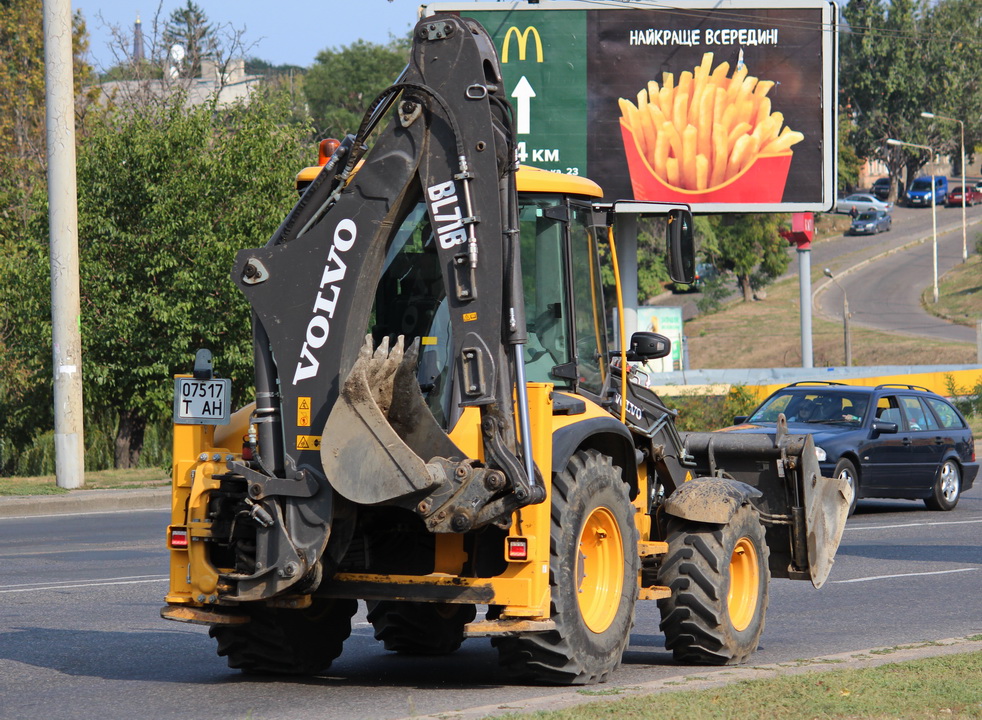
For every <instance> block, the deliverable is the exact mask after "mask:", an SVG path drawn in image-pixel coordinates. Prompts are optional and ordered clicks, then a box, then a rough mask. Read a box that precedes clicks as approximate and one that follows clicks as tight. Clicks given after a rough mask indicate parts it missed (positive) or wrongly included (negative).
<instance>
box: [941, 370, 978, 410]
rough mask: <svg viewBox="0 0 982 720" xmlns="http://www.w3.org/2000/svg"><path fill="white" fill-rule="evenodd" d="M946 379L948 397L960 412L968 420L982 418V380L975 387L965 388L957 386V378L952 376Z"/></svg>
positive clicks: (947, 376) (946, 376)
mask: <svg viewBox="0 0 982 720" xmlns="http://www.w3.org/2000/svg"><path fill="white" fill-rule="evenodd" d="M944 378H945V388H946V392H947V393H948V397H949V398H951V401H952V402H953V403H954V405H955V407H956V408H958V411H959V412H960V413H961V414H962V415H964V416H965V417H966V418H972V417H982V380H979V381H978V382H976V383H975V387H972V388H965V387H958V386H957V385H955V378H954V377H952V376H951V375H945V376H944Z"/></svg>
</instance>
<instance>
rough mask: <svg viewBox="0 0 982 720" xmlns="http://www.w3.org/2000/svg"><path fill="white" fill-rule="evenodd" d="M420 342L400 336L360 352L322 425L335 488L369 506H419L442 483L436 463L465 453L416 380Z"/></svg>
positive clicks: (324, 452) (326, 463) (329, 474)
mask: <svg viewBox="0 0 982 720" xmlns="http://www.w3.org/2000/svg"><path fill="white" fill-rule="evenodd" d="M417 346H418V342H414V343H412V344H411V345H410V346H409V348H408V349H407V348H405V342H404V339H403V337H402V336H400V337H399V338H398V339H397V340H396V341H395V343H393V344H392V345H391V347H390V343H389V341H388V339H387V338H386V339H383V340H382V342H381V343H380V344H379V346H378V347H377V348H375V347H373V345H372V338H371V336H370V335H369V336H367V337H366V338H365V344H364V345H363V346H362V347H361V349H360V350H359V352H358V358H357V359H356V360H355V363H354V365H353V366H352V368H351V371H350V372H349V373H348V376H347V378H345V381H344V384H343V385H342V386H341V394H340V395H341V396H340V397H339V398H338V401H337V403H335V406H334V408H333V409H332V411H331V414H330V415H329V416H328V419H327V422H326V424H325V426H324V430H323V433H322V442H321V462H322V465H323V467H324V472H325V474H326V475H327V478H328V480H329V481H330V483H331V485H332V486H333V487H334V488H335V490H337V491H338V492H339V493H341V494H342V495H344V496H345V497H347V498H348V499H349V500H352V501H354V502H358V503H363V504H369V505H373V504H379V503H395V504H405V505H407V506H411V505H414V504H415V502H416V500H417V499H418V497H421V496H422V494H425V493H427V492H429V491H431V490H433V489H435V488H436V487H437V486H440V485H441V484H442V483H443V482H444V479H443V478H444V474H443V470H442V465H441V464H440V463H439V462H437V464H435V465H433V466H432V467H431V466H430V461H431V460H432V459H433V458H448V457H460V456H461V453H460V451H459V450H458V449H457V447H456V446H455V445H454V444H453V441H451V440H450V438H449V437H448V436H447V434H446V433H445V432H444V431H443V429H442V428H441V427H440V426H439V424H438V423H437V422H436V419H435V418H434V417H433V413H432V412H430V409H429V407H428V406H427V405H426V401H425V399H424V398H423V396H422V394H421V393H420V390H419V384H418V383H417V380H416V359H417V357H418V349H417Z"/></svg>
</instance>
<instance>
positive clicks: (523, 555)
mask: <svg viewBox="0 0 982 720" xmlns="http://www.w3.org/2000/svg"><path fill="white" fill-rule="evenodd" d="M507 543H508V544H507V547H508V559H509V560H514V561H522V560H528V559H529V542H528V538H523V537H510V538H508V540H507Z"/></svg>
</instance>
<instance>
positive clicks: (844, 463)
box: [835, 458, 859, 517]
mask: <svg viewBox="0 0 982 720" xmlns="http://www.w3.org/2000/svg"><path fill="white" fill-rule="evenodd" d="M835 477H837V478H839V479H840V480H845V481H846V482H848V483H849V487H851V488H852V502H851V503H849V514H848V515H847V516H846V517H852V514H853V513H854V512H856V503H857V502H858V500H859V474H858V473H857V472H856V466H855V465H853V463H852V461H851V460H847V459H846V458H842V459H841V460H839V462H838V463H836V465H835Z"/></svg>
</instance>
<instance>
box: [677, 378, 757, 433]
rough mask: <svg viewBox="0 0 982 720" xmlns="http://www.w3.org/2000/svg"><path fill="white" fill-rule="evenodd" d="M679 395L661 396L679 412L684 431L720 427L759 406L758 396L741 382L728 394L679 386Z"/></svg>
mask: <svg viewBox="0 0 982 720" xmlns="http://www.w3.org/2000/svg"><path fill="white" fill-rule="evenodd" d="M679 389H680V390H681V391H682V392H681V393H680V394H679V395H673V396H670V397H664V396H663V397H662V402H664V403H665V405H666V406H667V407H669V408H671V409H672V410H675V411H676V412H678V414H679V416H678V419H677V420H676V421H675V423H676V426H677V427H678V429H679V430H682V431H707V430H719V429H720V428H723V427H726V426H728V425H732V424H733V418H734V417H735V416H736V415H749V414H750V411H751V410H753V409H754V408H755V407H757V404H758V401H757V397H756V396H755V395H754V393H753V392H751V391H750V390H748V389H747V388H746V387H744V386H742V385H733V386H732V387H731V388H730V391H729V392H728V393H727V394H726V395H697V394H695V392H694V391H691V390H688V391H687V390H685V389H684V388H679Z"/></svg>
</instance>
